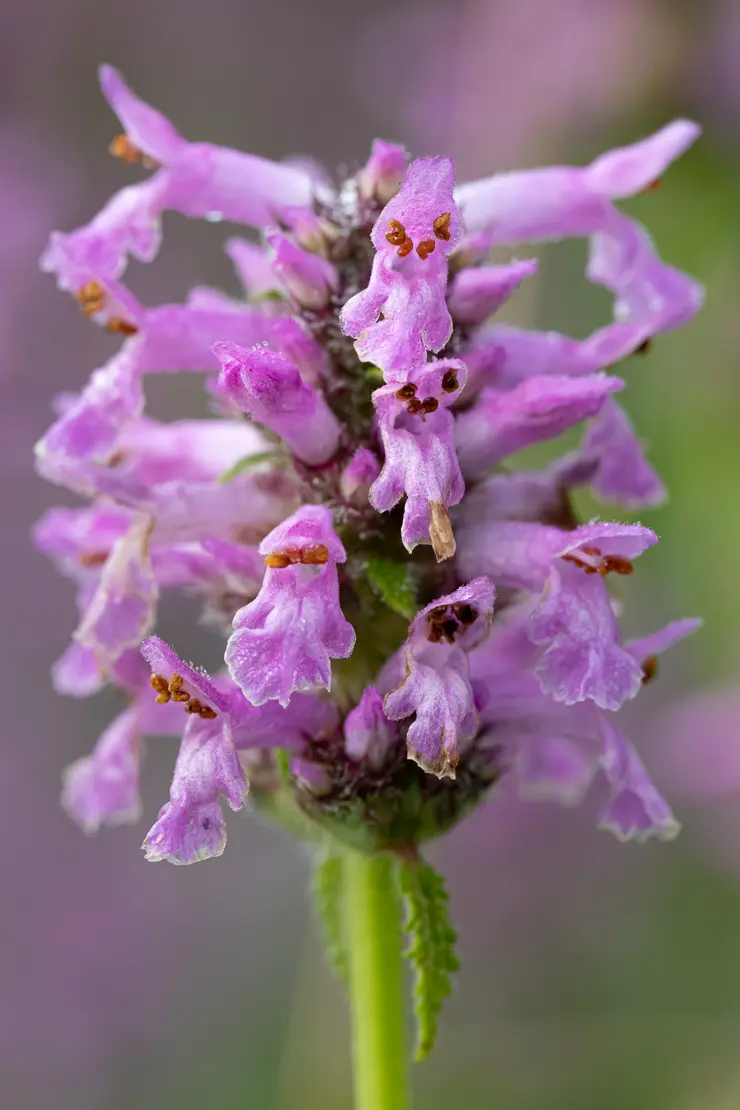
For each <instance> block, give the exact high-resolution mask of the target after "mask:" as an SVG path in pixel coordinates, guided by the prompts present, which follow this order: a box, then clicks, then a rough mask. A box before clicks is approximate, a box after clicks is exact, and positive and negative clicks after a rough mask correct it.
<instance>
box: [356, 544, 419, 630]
mask: <svg viewBox="0 0 740 1110" xmlns="http://www.w3.org/2000/svg"><path fill="white" fill-rule="evenodd" d="M366 571H367V577H368V581H369V583H370V585H371V586H372V588H373V590H374V591H375V593H376V594H377V595H378V597H379V598H380V599H381V601H384V602H385V604H386V605H387V606H388V607H389V608H390V609H393V610H394V612H396V613H400V614H401V616H402V617H405V618H406V620H409V621H410V620H413V618H414V616H415V614H416V598H415V597H414V588H413V586H412V585H411V580H410V579H409V573H408V568H407V567H406V565H405V564H404V563H398V562H396V560H395V559H388V558H387V557H386V556H385V555H376V554H371V555H368V557H367V564H366Z"/></svg>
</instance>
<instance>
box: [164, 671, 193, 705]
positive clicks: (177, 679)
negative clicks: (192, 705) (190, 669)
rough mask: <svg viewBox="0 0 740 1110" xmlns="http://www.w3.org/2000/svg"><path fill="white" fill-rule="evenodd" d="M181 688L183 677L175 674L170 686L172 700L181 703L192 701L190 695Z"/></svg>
mask: <svg viewBox="0 0 740 1110" xmlns="http://www.w3.org/2000/svg"><path fill="white" fill-rule="evenodd" d="M181 687H182V675H179V674H173V676H172V678H171V679H170V684H169V687H168V689H169V692H170V694H171V695H172V700H173V701H181V702H184V701H190V694H188V693H187V692H186V691H185V690H183V689H182V688H181Z"/></svg>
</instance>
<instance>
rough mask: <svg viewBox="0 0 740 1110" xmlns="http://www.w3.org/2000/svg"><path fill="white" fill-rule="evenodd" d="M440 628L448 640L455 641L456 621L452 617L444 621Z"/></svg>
mask: <svg viewBox="0 0 740 1110" xmlns="http://www.w3.org/2000/svg"><path fill="white" fill-rule="evenodd" d="M441 628H442V632H443V633H444V635H445V636H446V637H447V639H448V641H449V642H450V643H451V644H453V643H454V642H455V633H456V632H457V621H456V620H452V619H451V620H447V621H444V622H443V624H442V625H441Z"/></svg>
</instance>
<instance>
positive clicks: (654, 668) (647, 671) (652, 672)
mask: <svg viewBox="0 0 740 1110" xmlns="http://www.w3.org/2000/svg"><path fill="white" fill-rule="evenodd" d="M657 674H658V657H657V655H648V657H647V659H646V660H645V661H644V663H643V664H642V684H643V686H645V685H647V683H648V682H652V681H653V679H654V678H656V677H657Z"/></svg>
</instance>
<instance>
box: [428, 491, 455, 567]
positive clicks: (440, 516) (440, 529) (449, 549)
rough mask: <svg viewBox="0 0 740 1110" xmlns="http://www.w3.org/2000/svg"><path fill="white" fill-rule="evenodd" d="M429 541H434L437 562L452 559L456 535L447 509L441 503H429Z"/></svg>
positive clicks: (433, 546)
mask: <svg viewBox="0 0 740 1110" xmlns="http://www.w3.org/2000/svg"><path fill="white" fill-rule="evenodd" d="M429 514H430V521H429V539H430V540H431V541H432V550H433V551H434V554H435V556H436V559H437V562H438V563H441V562H442V560H443V559H451V558H452V556H453V555H454V554H455V548H456V544H455V535H454V533H453V531H452V525H451V524H450V518H449V515H448V513H447V509H446V508H445V507H444V505H443V504H442V502H441V501H430V502H429Z"/></svg>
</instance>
